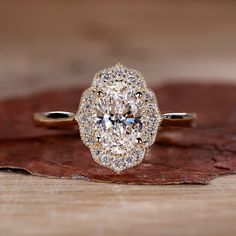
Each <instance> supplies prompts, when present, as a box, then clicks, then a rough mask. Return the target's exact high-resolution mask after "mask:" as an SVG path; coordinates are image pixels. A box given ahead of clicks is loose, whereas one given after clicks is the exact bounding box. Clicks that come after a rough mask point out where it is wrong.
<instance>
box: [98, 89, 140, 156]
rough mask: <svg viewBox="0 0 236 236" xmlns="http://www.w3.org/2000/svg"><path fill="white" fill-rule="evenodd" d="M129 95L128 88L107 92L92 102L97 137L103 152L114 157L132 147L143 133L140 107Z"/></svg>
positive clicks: (135, 99) (133, 97) (134, 98)
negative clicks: (107, 152) (109, 152)
mask: <svg viewBox="0 0 236 236" xmlns="http://www.w3.org/2000/svg"><path fill="white" fill-rule="evenodd" d="M116 88H117V87H116ZM130 94H131V91H130V90H129V89H128V88H122V89H121V90H117V89H116V90H113V89H109V90H107V92H105V94H102V95H100V96H98V97H97V99H96V101H95V106H96V109H95V110H96V112H95V135H96V138H97V139H99V141H100V142H101V145H102V147H103V148H104V149H105V150H107V151H111V152H112V153H114V154H117V155H119V154H124V153H127V152H129V151H130V150H131V149H133V148H135V144H136V143H137V139H138V138H140V132H141V130H142V122H141V112H140V107H138V104H137V98H136V97H135V95H130Z"/></svg>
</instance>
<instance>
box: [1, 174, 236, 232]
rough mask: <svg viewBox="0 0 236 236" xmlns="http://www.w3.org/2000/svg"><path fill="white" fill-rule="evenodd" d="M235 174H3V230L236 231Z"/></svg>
mask: <svg viewBox="0 0 236 236" xmlns="http://www.w3.org/2000/svg"><path fill="white" fill-rule="evenodd" d="M235 182H236V176H228V177H222V178H219V179H216V180H213V181H212V182H211V184H210V185H206V186H198V185H194V186H191V185H180V186H140V185H136V186H128V185H116V184H100V183H91V182H87V181H84V180H65V179H46V178H41V177H33V176H25V175H21V174H12V173H1V174H0V213H1V214H0V232H1V235H24V236H25V235H40V236H41V235H55V236H56V235H57V236H58V235H114V236H116V235H131V234H132V235H179V236H185V235H186V236H192V235H203V236H210V235H214V236H217V235H219V236H222V235H227V236H234V235H235V232H236V224H235V219H236V211H235V209H236V200H235V196H236V184H235Z"/></svg>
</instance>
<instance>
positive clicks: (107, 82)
mask: <svg viewBox="0 0 236 236" xmlns="http://www.w3.org/2000/svg"><path fill="white" fill-rule="evenodd" d="M195 118H196V115H195V114H194V113H167V114H161V112H160V110H159V107H158V103H157V99H156V96H155V93H154V92H153V91H152V90H151V89H150V88H148V87H147V85H146V82H145V79H144V77H143V75H142V74H141V73H140V72H138V71H137V70H135V69H132V68H128V67H126V66H123V65H122V64H120V63H117V64H115V65H114V66H112V67H110V68H106V69H103V70H101V71H99V72H98V73H96V75H95V76H94V79H93V82H92V85H91V87H89V88H88V89H86V90H85V91H84V92H83V94H82V97H81V99H80V105H79V109H78V111H77V112H76V113H75V114H74V113H71V112H61V111H56V112H46V113H36V114H35V116H34V120H35V124H36V125H39V126H46V127H52V128H53V127H60V126H66V125H70V124H73V125H75V123H76V124H77V125H78V126H79V132H80V137H81V140H82V142H83V143H84V144H85V145H86V146H87V147H88V148H89V149H90V152H91V156H92V158H93V159H94V161H95V162H96V163H98V164H99V165H101V166H103V167H106V168H109V169H111V170H113V171H115V172H116V173H118V174H119V173H121V172H122V171H124V170H126V169H128V168H131V167H134V166H136V165H138V164H140V163H141V162H142V161H143V160H144V158H145V154H146V152H147V150H148V149H149V148H150V147H151V146H152V144H153V143H154V142H155V141H156V136H157V132H158V129H159V127H160V126H192V124H193V122H194V120H195Z"/></svg>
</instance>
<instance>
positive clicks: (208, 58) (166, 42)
mask: <svg viewBox="0 0 236 236" xmlns="http://www.w3.org/2000/svg"><path fill="white" fill-rule="evenodd" d="M235 25H236V2H235V1H230V0H226V1H223V0H222V1H220V0H215V1H213V0H212V1H210V0H204V1H203V0H200V1H193V0H191V1H189V0H180V1H174V0H167V1H153V0H152V1H151V0H143V1H141V0H137V1H131V0H130V1H127V0H121V1H110V0H100V1H91V0H86V1H85V0H78V1H76V0H67V1H65V0H58V1H53V0H51V1H50V0H45V1H26V0H23V1H17V0H9V1H0V97H2V98H6V97H11V96H13V95H23V94H28V93H32V92H35V91H40V90H45V89H49V88H61V87H65V86H74V85H75V84H88V83H90V82H91V79H92V77H93V75H94V73H95V72H96V71H97V70H98V69H100V68H103V67H105V66H108V65H111V64H113V63H115V62H116V60H118V59H119V60H121V61H122V62H123V63H124V64H127V65H129V66H133V67H135V68H137V69H139V70H140V71H142V72H143V74H144V75H145V76H146V78H147V80H148V81H149V83H151V84H154V83H164V82H170V81H173V80H174V81H177V80H188V81H189V80H197V81H204V82H209V81H227V82H235V81H236V79H235V78H236V66H235V63H236V27H235ZM235 182H236V178H235V176H228V177H222V178H219V179H217V180H214V181H212V182H211V184H210V185H208V186H190V185H184V186H125V185H114V184H98V183H88V182H86V181H84V180H70V181H69V180H58V179H46V178H39V177H31V176H25V175H19V174H12V173H1V174H0V232H1V235H24V236H26V235H40V236H42V235H47V236H48V235H113V236H116V235H130V234H133V235H165V236H169V235H180V236H185V235H186V236H197V235H203V236H210V235H214V236H217V235H219V236H222V235H227V236H234V235H236V224H235V219H236V198H235V197H236V184H235Z"/></svg>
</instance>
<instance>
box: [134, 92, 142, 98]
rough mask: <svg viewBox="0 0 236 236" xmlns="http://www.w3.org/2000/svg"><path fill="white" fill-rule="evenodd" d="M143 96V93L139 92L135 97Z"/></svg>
mask: <svg viewBox="0 0 236 236" xmlns="http://www.w3.org/2000/svg"><path fill="white" fill-rule="evenodd" d="M142 95H143V94H142V92H137V93H136V94H135V97H136V98H140V97H142Z"/></svg>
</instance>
